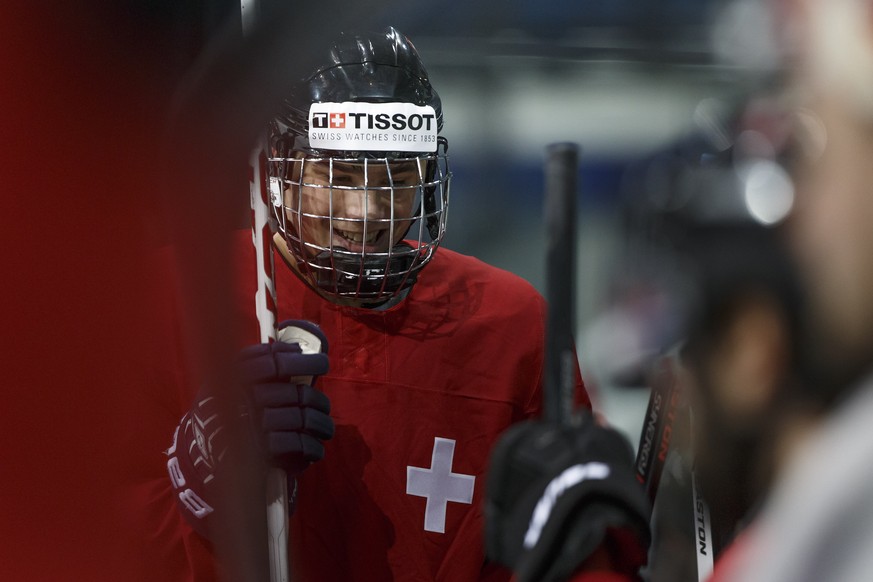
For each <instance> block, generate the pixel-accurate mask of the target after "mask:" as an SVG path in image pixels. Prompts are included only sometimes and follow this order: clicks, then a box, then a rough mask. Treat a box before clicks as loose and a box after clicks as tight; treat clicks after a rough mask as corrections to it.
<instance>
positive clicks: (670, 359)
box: [634, 351, 679, 504]
mask: <svg viewBox="0 0 873 582" xmlns="http://www.w3.org/2000/svg"><path fill="white" fill-rule="evenodd" d="M678 366H679V363H678V356H677V355H676V353H675V352H674V351H671V352H670V353H668V354H665V355H663V356H661V357H660V358H658V360H657V362H656V363H655V367H654V370H653V373H652V380H651V395H650V396H649V405H648V407H647V408H646V416H645V418H644V421H643V429H642V432H641V434H640V445H639V448H638V449H637V458H636V462H635V464H634V471H635V473H636V477H637V481H639V482H640V483H641V484H642V485H643V487H644V488H645V490H646V494H647V495H648V497H649V501H650V502H651V503H652V504H654V503H655V497H656V496H657V494H658V485H659V484H660V483H661V474H662V473H663V471H664V462H665V461H666V460H667V453H668V452H669V450H670V441H671V438H672V436H673V425H674V423H675V421H676V405H677V403H678V401H679V391H678V389H677V386H676V384H677V382H678Z"/></svg>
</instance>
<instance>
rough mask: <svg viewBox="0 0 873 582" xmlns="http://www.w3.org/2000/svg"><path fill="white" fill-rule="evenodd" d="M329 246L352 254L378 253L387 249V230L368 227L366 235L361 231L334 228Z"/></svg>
mask: <svg viewBox="0 0 873 582" xmlns="http://www.w3.org/2000/svg"><path fill="white" fill-rule="evenodd" d="M332 234H333V236H332V237H331V244H332V246H334V247H342V248H345V249H347V250H349V251H352V252H368V253H373V252H379V251H383V252H384V251H385V250H387V248H388V242H389V241H388V229H385V228H374V227H373V226H372V225H368V228H367V231H366V233H365V232H364V230H363V229H358V230H351V229H348V228H345V227H339V226H336V225H335V226H334V228H333V233H332Z"/></svg>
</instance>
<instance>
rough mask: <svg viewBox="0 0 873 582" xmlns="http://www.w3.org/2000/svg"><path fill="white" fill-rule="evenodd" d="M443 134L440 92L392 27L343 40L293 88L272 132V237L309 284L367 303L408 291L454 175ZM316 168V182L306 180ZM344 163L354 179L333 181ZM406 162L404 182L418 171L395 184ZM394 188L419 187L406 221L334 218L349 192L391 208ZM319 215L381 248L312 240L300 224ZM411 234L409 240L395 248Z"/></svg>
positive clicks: (441, 226) (426, 257)
mask: <svg viewBox="0 0 873 582" xmlns="http://www.w3.org/2000/svg"><path fill="white" fill-rule="evenodd" d="M340 119H341V120H342V121H341V123H340V121H339V120H340ZM346 121H348V125H346ZM442 128H443V112H442V103H441V101H440V98H439V95H438V94H437V92H436V91H435V90H434V88H433V87H432V86H431V84H430V80H429V78H428V74H427V71H426V70H425V68H424V65H423V64H422V61H421V59H420V57H419V55H418V52H417V51H416V49H415V47H414V46H413V45H412V43H411V42H410V41H409V39H407V38H406V37H405V36H404V35H402V34H401V33H400V32H398V31H397V30H396V29H394V28H393V27H389V28H387V29H385V30H384V31H382V32H377V33H359V34H351V33H343V34H341V35H340V36H339V37H338V39H337V40H336V42H335V43H333V45H332V46H331V47H330V48H329V50H328V58H327V61H326V62H325V64H324V65H322V66H320V67H318V68H317V69H316V70H315V71H314V72H313V73H311V74H310V75H308V76H307V77H305V78H304V79H302V80H301V81H300V82H299V83H297V84H296V85H295V86H294V88H293V89H292V91H291V93H290V94H289V96H288V97H287V98H286V99H285V101H284V104H283V107H282V110H281V112H280V113H279V114H278V115H277V116H276V117H275V118H274V119H273V121H272V122H271V124H270V127H269V136H268V138H269V140H268V145H269V149H270V151H269V176H270V190H271V192H270V194H271V199H272V202H273V208H274V214H275V218H276V219H277V223H278V230H279V231H280V232H281V233H282V234H283V235H284V237H285V240H286V243H287V245H288V249H289V251H290V252H291V254H292V255H293V257H294V259H295V260H296V262H297V268H298V272H299V273H300V274H301V276H303V278H304V279H305V280H306V281H307V282H308V283H309V284H311V285H313V286H315V287H316V288H318V289H319V290H320V291H321V292H322V294H324V295H327V296H328V297H329V298H344V299H353V300H359V301H364V302H380V301H384V300H387V299H389V298H391V297H392V296H394V295H396V294H397V293H398V292H400V291H401V290H403V289H406V288H408V287H410V286H411V285H412V283H413V282H414V281H415V278H416V276H417V274H418V272H419V271H420V269H421V268H422V267H423V266H424V265H425V264H427V262H429V261H430V259H431V258H432V256H433V254H434V252H435V251H436V249H437V247H438V246H439V244H440V242H441V240H442V237H443V235H444V232H445V222H446V210H447V205H448V195H449V182H450V177H451V174H450V172H449V168H448V158H447V157H446V149H447V147H448V142H447V141H446V139H445V138H444V137H443V136H442V135H440V134H441V132H442ZM404 164H405V166H404ZM316 166H321V167H322V168H323V169H322V170H320V171H319V172H320V175H321V176H322V179H319V180H315V179H312V178H310V177H309V176H310V175H311V174H312V173H313V172H316V170H315V169H313V168H315V167H316ZM349 167H355V168H359V169H360V174H359V176H358V179H357V180H356V181H355V183H354V184H353V185H351V186H350V185H348V183H344V184H343V185H340V184H338V183H335V180H334V176H335V174H336V173H337V172H338V171H340V170H339V169H340V168H346V169H348V168H349ZM403 167H405V168H407V172H406V174H407V175H408V174H409V172H408V169H409V168H410V167H412V168H415V171H414V172H413V173H414V174H417V178H416V179H415V180H414V183H410V181H409V179H407V180H406V181H405V182H403V183H395V180H394V177H395V176H398V175H400V172H399V169H400V168H403ZM398 188H400V189H404V190H405V191H406V192H407V193H408V192H409V191H410V190H412V189H415V190H416V194H415V195H416V203H415V204H414V205H413V206H412V209H414V212H413V213H412V215H409V214H406V215H397V214H395V213H394V212H392V213H391V216H390V217H382V218H377V219H373V218H372V217H370V218H368V217H366V216H348V215H345V216H343V215H339V214H337V210H336V207H337V206H339V204H335V200H338V199H339V197H346V198H347V197H349V196H352V195H354V194H355V193H357V194H359V195H360V196H361V200H362V202H363V204H362V205H363V206H364V207H366V204H367V203H368V202H367V201H368V200H372V199H373V198H372V197H373V196H374V195H376V193H378V194H379V195H380V196H382V197H383V198H382V199H383V200H385V199H388V200H389V202H388V204H390V206H391V207H392V208H394V206H395V202H396V200H395V196H399V195H400V193H399V191H398ZM304 191H305V192H308V193H309V196H310V198H309V199H312V196H313V193H314V192H317V194H315V195H316V196H320V197H322V198H323V199H327V200H329V202H330V208H331V211H330V212H329V213H326V212H320V211H315V210H313V209H311V208H306V207H305V204H304V203H303V199H304V198H305V196H302V195H300V193H301V192H304ZM371 210H372V207H371ZM371 213H372V212H371ZM318 220H321V221H323V222H326V223H328V224H330V225H331V228H335V227H336V225H337V224H340V225H354V226H353V227H350V229H352V230H355V231H356V232H355V238H358V237H364V238H367V239H368V240H369V238H372V236H373V233H374V232H378V233H379V234H380V236H383V237H384V238H383V240H382V243H383V244H382V246H380V247H378V248H376V247H375V246H371V247H369V248H367V245H364V247H363V248H361V249H358V250H353V249H352V248H351V247H353V246H355V245H347V246H348V247H349V248H346V247H344V246H343V245H342V244H337V243H335V242H334V241H335V240H336V239H333V240H331V241H329V242H328V241H317V240H311V237H308V236H307V234H306V228H305V224H304V223H305V222H307V221H309V222H310V223H311V222H312V221H318ZM416 222H417V224H418V226H417V228H413V223H416ZM407 234H412V235H414V236H410V237H409V238H410V240H407V241H402V240H401V239H403V238H404V237H406V235H407ZM385 238H387V239H390V244H385V243H386V241H385V240H384V239H385ZM413 239H414V240H413ZM358 246H360V245H358Z"/></svg>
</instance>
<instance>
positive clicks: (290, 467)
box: [167, 321, 334, 537]
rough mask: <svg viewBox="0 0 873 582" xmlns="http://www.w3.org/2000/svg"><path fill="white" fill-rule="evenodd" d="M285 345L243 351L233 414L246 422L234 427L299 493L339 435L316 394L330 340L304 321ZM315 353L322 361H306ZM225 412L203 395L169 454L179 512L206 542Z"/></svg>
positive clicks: (284, 338)
mask: <svg viewBox="0 0 873 582" xmlns="http://www.w3.org/2000/svg"><path fill="white" fill-rule="evenodd" d="M278 337H279V341H276V342H273V343H271V344H258V345H253V346H249V347H248V348H246V349H244V350H243V351H242V353H241V354H240V357H239V360H238V362H237V366H236V369H237V371H238V381H239V383H240V385H241V386H242V387H243V390H242V394H241V395H240V396H241V397H240V399H239V401H238V402H235V403H233V404H235V405H236V406H231V407H229V408H230V409H234V410H239V414H240V415H241V417H244V418H242V419H233V420H241V421H242V422H243V423H244V424H245V426H247V427H248V430H243V431H242V432H243V434H244V435H246V437H247V438H251V439H252V440H253V441H254V443H255V445H256V446H255V448H256V450H259V451H261V453H262V455H263V461H264V463H265V465H264V466H265V467H266V466H267V465H272V466H276V467H279V468H281V469H284V470H285V471H286V472H287V474H288V479H289V491H292V492H293V491H294V487H293V483H294V479H295V477H296V476H297V475H299V474H300V473H301V472H302V471H303V470H304V469H306V467H308V466H309V465H310V464H312V463H313V462H315V461H318V460H320V459H321V458H322V457H323V456H324V445H323V444H322V441H325V440H329V439H330V438H332V437H333V433H334V423H333V420H332V419H331V417H330V415H329V414H330V401H329V400H328V398H327V396H326V395H325V394H324V393H323V392H321V391H319V390H316V389H315V388H314V387H313V386H312V384H314V383H315V379H316V378H317V377H318V376H320V375H322V374H325V373H327V370H328V359H327V355H326V353H325V352H326V351H327V340H326V339H325V337H324V335H323V334H322V332H321V330H320V329H319V328H318V327H317V326H316V325H314V324H312V323H310V322H305V321H286V322H283V323H282V324H280V326H279V334H278ZM289 342H293V343H289ZM301 346H303V347H301ZM304 348H305V349H304ZM313 348H314V349H315V350H317V351H316V352H315V353H304V352H309V351H312V350H313ZM220 408H222V407H219V406H218V403H217V402H216V400H215V397H213V396H211V395H210V394H209V393H208V391H206V390H201V393H200V394H198V395H197V397H196V398H195V401H194V404H193V405H192V407H191V409H190V410H189V411H188V413H187V414H185V416H183V417H182V420H181V422H180V423H179V426H178V427H177V428H176V433H175V434H174V435H173V444H172V446H171V447H170V449H169V450H168V451H167V455H168V457H169V459H168V463H167V468H168V470H169V473H170V479H171V482H172V484H173V489H174V491H175V493H176V495H177V500H178V502H179V507H180V509H181V510H182V513H183V515H184V516H185V518H186V519H187V520H188V522H189V523H191V525H192V526H194V528H195V530H197V531H198V532H199V533H201V534H202V535H204V536H206V537H209V536H208V522H209V520H208V517H209V515H210V514H211V513H212V512H213V511H214V501H213V499H212V498H213V497H214V495H215V494H214V492H213V488H214V483H213V480H214V478H215V474H216V471H215V469H216V466H217V465H218V464H219V463H221V460H222V458H223V456H224V453H225V451H226V449H227V445H228V443H227V441H226V437H227V433H228V431H226V430H225V428H226V426H227V421H226V420H224V419H222V418H221V415H220V414H219V409H220ZM223 409H224V410H227V409H228V407H223ZM291 503H292V504H293V496H292V499H291Z"/></svg>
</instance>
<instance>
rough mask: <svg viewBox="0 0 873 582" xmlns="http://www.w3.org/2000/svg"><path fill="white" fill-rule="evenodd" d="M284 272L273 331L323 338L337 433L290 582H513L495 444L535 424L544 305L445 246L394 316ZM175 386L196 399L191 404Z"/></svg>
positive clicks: (247, 298)
mask: <svg viewBox="0 0 873 582" xmlns="http://www.w3.org/2000/svg"><path fill="white" fill-rule="evenodd" d="M251 246H252V245H251V233H250V232H244V233H240V239H239V241H238V245H237V248H238V250H239V252H240V257H241V262H242V263H243V265H244V266H243V268H242V272H243V277H242V279H241V281H242V285H241V287H240V297H239V305H240V309H242V310H243V311H244V312H245V313H246V314H248V315H247V317H248V319H250V320H251V321H252V325H251V333H252V336H251V338H250V340H251V341H252V342H254V341H257V340H256V330H257V328H256V324H255V320H254V309H253V306H254V292H255V275H254V272H255V271H254V265H253V260H252V258H251V257H252V254H253V253H252V250H251ZM275 260H276V275H275V278H276V281H275V282H276V290H277V296H278V301H277V303H278V310H279V321H282V320H284V319H305V320H309V321H312V322H315V323H317V324H318V325H319V326H320V327H321V328H322V330H323V331H324V334H325V336H326V337H327V340H328V344H329V349H328V357H329V361H330V371H329V373H328V374H327V375H326V376H322V377H320V378H319V379H318V380H317V383H316V386H317V387H318V388H320V389H321V390H323V391H324V392H325V393H326V394H327V396H328V397H329V398H330V401H331V416H332V417H333V419H334V421H335V423H336V434H335V436H334V438H333V439H332V440H330V441H328V442H326V443H325V458H324V459H323V460H322V461H319V462H317V463H315V464H314V465H312V466H311V467H309V468H308V469H307V470H306V471H305V472H304V474H303V475H302V476H301V477H300V479H299V488H298V495H297V499H298V501H297V509H296V513H295V514H294V516H293V517H292V520H291V530H290V532H291V533H290V537H291V546H292V547H291V554H290V556H291V558H290V561H291V564H292V569H293V571H294V576H293V578H294V579H295V580H300V581H303V582H307V581H318V582H330V581H334V580H336V581H342V582H350V581H369V580H374V581H375V580H380V581H381V580H397V581H402V580H410V581H412V580H416V581H421V580H444V581H447V582H448V581H457V580H485V579H487V580H508V579H509V578H510V574H509V572H508V571H507V570H504V569H502V568H498V567H497V566H494V565H490V564H489V565H486V564H485V557H484V549H483V529H484V525H483V524H484V521H483V516H482V505H483V496H484V492H485V473H486V469H487V465H488V459H489V453H490V451H491V448H492V446H493V444H494V442H495V440H496V439H497V437H498V436H499V435H500V434H501V433H502V432H503V431H504V430H505V429H506V428H507V427H508V426H509V425H510V424H512V423H514V422H517V421H519V420H522V419H525V418H530V417H535V416H539V413H540V408H541V404H542V383H541V378H542V367H543V347H544V325H545V302H544V300H543V299H542V297H541V296H540V295H539V294H538V293H537V292H536V291H535V290H534V288H533V287H532V286H530V285H529V284H528V283H526V282H525V281H524V280H522V279H521V278H519V277H517V276H515V275H512V274H510V273H508V272H505V271H502V270H500V269H496V268H494V267H491V266H488V265H486V264H484V263H482V262H480V261H478V260H476V259H473V258H470V257H466V256H463V255H460V254H458V253H454V252H452V251H449V250H446V249H441V250H440V251H439V252H438V253H436V255H435V256H434V258H433V260H432V261H431V263H430V264H429V265H428V266H427V267H426V268H425V269H424V270H423V271H422V272H421V273H420V275H419V278H418V281H417V282H416V284H415V285H414V287H413V288H412V290H411V292H410V293H409V295H408V296H407V297H406V298H405V299H404V300H402V301H401V302H400V303H399V304H397V305H395V306H393V307H391V308H389V309H386V310H384V311H379V310H373V309H361V308H352V307H341V306H338V305H335V304H333V303H330V302H329V301H327V300H325V299H323V298H322V297H320V296H319V295H318V294H317V293H315V292H314V291H313V290H312V289H310V288H309V287H308V286H307V285H305V284H304V283H303V282H302V281H301V280H300V279H298V278H297V277H296V276H295V275H294V273H293V272H292V271H291V270H290V269H289V268H287V267H286V266H285V264H284V263H283V262H282V259H281V257H280V256H279V255H278V254H277V255H276V259H275ZM577 379H578V391H579V396H578V400H579V401H580V403H581V404H583V405H585V406H588V407H590V402H589V401H588V398H587V395H586V394H585V391H584V386H583V385H582V381H581V377H580V376H579V375H578V373H577ZM177 389H178V390H181V391H182V392H183V393H184V394H185V395H186V397H187V398H188V399H189V400H187V401H190V398H191V397H193V394H194V392H195V391H196V387H195V386H193V385H190V384H189V385H185V386H178V387H177ZM182 400H184V399H182ZM178 412H179V415H178V416H179V417H181V416H182V414H183V413H184V412H185V409H181V410H179V411H178ZM171 436H172V434H171V433H170V432H168V434H167V440H169V438H170V437H171ZM166 491H167V493H169V491H170V488H169V485H168V484H167V486H166ZM167 503H168V504H175V501H174V500H173V499H172V497H171V496H169V495H168V496H167ZM174 523H175V524H177V526H178V527H179V528H181V531H180V532H179V533H181V541H183V543H184V545H185V547H186V549H187V551H188V553H189V562H191V563H193V568H194V570H197V569H199V568H203V569H205V568H206V561H204V560H203V559H202V558H201V557H196V556H191V553H192V548H194V550H193V553H194V554H199V553H200V550H199V549H198V548H200V547H201V546H203V547H208V545H204V544H203V543H202V541H201V540H197V539H195V538H196V537H197V534H196V533H194V532H193V531H191V530H190V528H189V527H188V526H187V524H185V523H184V521H183V520H182V519H181V516H180V517H179V518H178V519H177V520H174ZM168 533H169V532H168ZM169 535H171V536H173V537H177V538H178V537H179V536H178V535H177V534H169ZM195 575H196V572H195ZM194 579H200V578H197V577H196V576H195V578H194ZM205 579H208V577H207V578H205Z"/></svg>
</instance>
